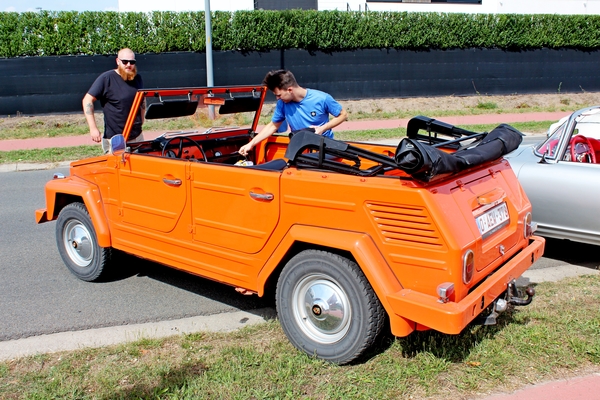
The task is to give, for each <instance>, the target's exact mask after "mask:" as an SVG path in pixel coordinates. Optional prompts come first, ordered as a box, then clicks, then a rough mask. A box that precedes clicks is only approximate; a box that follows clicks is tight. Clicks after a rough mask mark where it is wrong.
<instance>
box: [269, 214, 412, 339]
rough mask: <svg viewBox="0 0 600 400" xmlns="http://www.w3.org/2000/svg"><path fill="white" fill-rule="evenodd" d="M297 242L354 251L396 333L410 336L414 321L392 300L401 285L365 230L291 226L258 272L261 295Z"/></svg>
mask: <svg viewBox="0 0 600 400" xmlns="http://www.w3.org/2000/svg"><path fill="white" fill-rule="evenodd" d="M295 242H304V243H311V244H315V245H318V246H324V247H330V248H334V249H340V250H345V251H348V252H349V253H351V254H352V255H353V256H354V259H355V260H356V262H357V263H358V265H359V266H360V269H361V270H362V271H363V273H364V274H365V276H366V278H367V280H368V281H369V283H370V284H371V287H372V288H373V290H374V291H375V293H376V294H377V297H378V298H379V301H381V304H382V305H383V307H384V308H385V310H386V312H387V314H388V316H389V318H390V325H391V330H392V333H393V334H394V335H395V336H407V335H408V334H410V333H411V332H412V331H414V330H415V323H414V322H413V321H410V320H407V319H405V318H403V317H401V316H400V315H398V314H397V313H396V311H394V308H393V307H392V304H391V303H390V302H389V300H388V297H389V295H391V294H393V293H397V292H399V291H401V290H402V289H403V288H402V285H401V284H400V282H399V281H398V278H396V276H395V275H394V273H393V272H392V269H391V268H390V266H389V265H388V263H387V262H386V260H385V259H384V258H383V256H382V255H381V252H380V251H379V249H378V248H377V246H376V245H375V243H374V242H373V240H372V239H371V237H370V236H369V235H367V234H365V233H359V232H351V231H339V230H334V229H327V228H319V227H314V226H306V225H294V226H292V228H291V229H290V230H289V231H288V232H287V234H286V235H285V237H284V238H283V240H282V241H281V243H279V245H278V246H277V249H276V250H275V252H274V253H273V254H272V255H271V257H269V260H267V262H266V263H265V265H264V267H263V268H262V269H261V271H260V273H259V274H258V277H257V287H258V288H259V293H258V294H259V296H262V295H263V294H264V288H265V285H266V281H267V279H268V278H269V276H270V275H271V274H272V273H273V271H274V270H275V269H276V268H277V266H278V265H279V263H280V261H281V260H282V259H283V258H284V257H285V255H286V253H287V251H288V250H289V249H290V248H291V247H292V245H293V244H294V243H295Z"/></svg>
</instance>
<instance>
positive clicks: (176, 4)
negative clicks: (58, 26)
mask: <svg viewBox="0 0 600 400" xmlns="http://www.w3.org/2000/svg"><path fill="white" fill-rule="evenodd" d="M318 4H319V5H318V7H319V10H340V11H346V10H347V9H348V8H349V9H350V10H351V11H364V10H365V8H368V9H369V10H370V11H415V12H443V13H452V12H459V13H468V14H478V13H480V14H496V13H501V14H600V0H482V4H463V3H446V4H444V3H390V2H382V3H371V2H369V3H367V2H366V1H364V0H362V1H360V0H348V1H342V0H319V2H318ZM210 9H211V11H237V10H254V0H210ZM119 11H122V12H127V11H134V12H148V11H177V12H179V11H204V1H202V0H168V1H165V0H119Z"/></svg>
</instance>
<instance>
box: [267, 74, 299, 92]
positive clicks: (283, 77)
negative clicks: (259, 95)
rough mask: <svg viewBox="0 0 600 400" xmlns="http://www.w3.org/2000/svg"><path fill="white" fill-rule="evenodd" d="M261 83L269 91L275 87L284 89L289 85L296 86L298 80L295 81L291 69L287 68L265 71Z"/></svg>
mask: <svg viewBox="0 0 600 400" xmlns="http://www.w3.org/2000/svg"><path fill="white" fill-rule="evenodd" d="M263 85H265V86H266V87H267V88H268V89H269V90H270V91H273V90H275V88H277V89H280V90H285V89H287V88H289V87H296V86H298V82H296V78H295V77H294V74H292V72H291V71H288V70H287V69H277V70H273V71H269V72H267V75H265V79H263Z"/></svg>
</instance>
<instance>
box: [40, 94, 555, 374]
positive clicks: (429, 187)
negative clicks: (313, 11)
mask: <svg viewBox="0 0 600 400" xmlns="http://www.w3.org/2000/svg"><path fill="white" fill-rule="evenodd" d="M265 90H266V89H265V88H264V87H261V86H243V87H241V86H240V87H238V86H236V87H212V88H180V89H152V90H141V91H139V92H138V93H137V97H136V99H135V102H134V106H133V109H132V111H131V115H130V118H129V120H128V124H127V125H126V127H125V130H124V131H123V134H122V135H118V136H116V137H115V138H113V139H112V141H111V152H110V153H109V154H107V155H103V156H99V157H94V158H88V159H84V160H80V161H76V162H73V163H72V164H71V168H70V176H68V177H63V176H57V177H55V179H53V180H51V181H50V182H48V183H47V184H46V189H45V190H46V207H45V208H43V209H39V210H37V211H36V218H37V222H38V223H42V222H46V221H50V220H56V239H57V244H58V251H59V252H60V255H61V256H62V258H63V260H64V262H65V264H66V266H67V267H68V268H69V269H70V270H71V272H72V273H73V274H74V275H76V276H77V277H79V278H80V279H83V280H86V281H94V280H96V279H98V278H99V277H100V276H101V275H102V274H103V273H104V272H105V271H107V270H108V269H109V268H118V265H113V264H111V249H119V250H121V251H124V252H127V253H130V254H134V255H136V256H139V257H143V258H146V259H150V260H153V261H156V262H159V263H162V264H165V265H168V266H171V267H173V268H177V269H180V270H184V271H187V272H189V273H192V274H196V275H199V276H203V277H206V278H208V279H213V280H215V281H219V282H223V283H225V284H228V285H231V286H233V287H234V288H235V289H236V290H237V291H239V292H241V293H244V294H253V293H254V294H257V295H259V296H262V295H263V294H264V293H265V291H266V290H268V289H270V288H273V289H275V291H276V294H275V298H276V302H277V312H278V315H279V319H280V321H281V324H282V326H283V329H284V331H285V333H286V334H287V336H288V338H289V339H290V341H291V342H292V343H293V344H294V345H295V346H296V347H297V348H299V349H301V350H303V351H305V352H306V353H307V354H309V355H316V356H317V357H320V358H322V359H325V360H329V361H331V362H335V363H340V364H343V363H347V362H350V361H352V360H354V359H356V358H357V357H359V356H360V355H361V354H362V353H363V352H364V351H365V350H366V349H368V348H369V347H370V346H371V345H372V344H373V343H374V342H375V340H376V338H377V336H378V335H379V334H380V333H381V331H382V329H383V327H384V325H385V322H386V319H389V326H390V329H391V332H392V333H393V334H394V335H396V336H405V335H408V334H410V333H411V332H413V331H415V330H426V329H435V330H438V331H441V332H444V333H448V334H457V333H460V332H461V331H462V330H463V329H464V328H465V327H466V326H467V325H468V324H469V323H471V322H472V321H474V320H477V322H481V323H484V324H492V323H494V322H495V318H496V316H497V315H498V313H500V312H502V311H504V310H505V309H506V308H507V307H509V306H511V304H515V305H525V304H528V303H529V302H530V301H531V298H532V296H533V291H532V290H529V289H528V290H527V291H526V292H524V291H523V289H522V288H517V287H516V285H515V280H516V279H517V278H518V277H519V276H520V275H521V274H522V273H523V272H524V271H525V270H527V268H529V266H530V265H531V264H533V263H534V262H535V261H536V260H537V259H538V258H539V257H540V256H541V255H542V252H543V248H544V241H543V239H541V238H539V237H536V236H533V231H534V226H533V224H532V223H531V206H530V203H529V201H528V199H527V197H526V195H525V193H524V192H523V190H522V189H521V186H519V183H518V181H517V179H516V177H515V175H514V173H513V171H512V169H511V168H510V166H509V164H508V162H506V161H505V160H504V159H503V158H502V155H503V154H505V153H507V152H508V151H511V150H512V149H514V148H515V147H516V146H517V145H518V143H520V141H521V135H520V133H519V132H516V131H515V130H514V129H512V128H511V127H509V126H507V125H503V126H500V127H498V128H496V129H495V130H493V131H492V132H490V133H489V134H486V133H481V134H480V133H474V132H467V131H463V130H461V129H458V128H456V127H453V126H450V125H447V124H444V123H442V122H439V121H435V120H431V119H429V118H426V117H416V118H414V119H412V120H411V121H410V123H409V127H408V137H407V138H405V139H403V140H402V141H401V142H400V145H399V146H398V147H396V146H389V145H378V144H372V143H356V142H354V143H350V142H342V141H336V140H332V139H328V138H324V137H321V136H317V135H315V134H314V133H313V132H310V131H308V130H305V131H300V132H294V133H293V135H290V136H288V135H285V136H273V137H271V138H269V139H268V140H266V141H263V142H262V143H260V144H259V145H258V146H257V147H255V148H254V150H253V153H251V154H250V155H249V156H248V158H247V159H246V158H244V157H242V156H240V155H239V154H238V152H237V150H238V149H239V148H240V146H242V145H244V144H245V143H247V142H248V141H249V140H250V138H251V137H252V135H254V133H255V130H256V127H257V124H258V118H259V115H260V111H261V108H262V105H263V101H264V96H265ZM144 104H145V105H146V111H145V123H144V131H145V132H146V133H147V135H146V136H147V137H150V136H152V135H150V134H149V133H150V131H152V130H153V129H154V128H153V124H156V122H155V121H154V120H155V119H158V118H163V119H164V118H166V119H167V121H169V124H170V125H169V126H172V127H173V130H172V131H168V132H160V133H162V134H160V135H159V136H158V137H157V138H155V139H152V140H146V141H143V142H139V143H127V136H128V134H129V132H130V130H131V126H132V124H133V121H134V116H135V115H136V113H138V112H140V107H141V106H142V105H144ZM202 107H214V110H215V111H216V114H217V118H218V119H217V121H218V124H220V125H222V126H221V127H219V128H208V129H207V128H202V127H201V125H202V124H203V123H205V122H206V121H208V122H209V123H214V121H212V120H210V119H207V118H204V117H203V116H204V115H205V114H206V112H205V111H206V110H204V109H202ZM154 126H156V125H154ZM161 126H165V124H162V125H161ZM154 136H156V135H154ZM92 290H93V288H92Z"/></svg>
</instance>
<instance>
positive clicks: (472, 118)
mask: <svg viewBox="0 0 600 400" xmlns="http://www.w3.org/2000/svg"><path fill="white" fill-rule="evenodd" d="M569 114H570V113H569V112H562V111H559V112H537V113H522V114H482V115H462V116H460V115H459V116H448V117H432V118H436V119H439V120H440V121H444V122H447V123H449V124H452V125H475V124H501V123H507V124H510V123H514V122H527V121H558V120H559V119H561V118H562V117H564V116H566V115H569ZM82 118H83V115H82ZM409 119H410V118H402V119H384V120H376V121H374V120H357V121H346V122H344V123H343V124H341V125H340V126H338V127H337V128H335V129H334V131H338V132H341V131H359V130H366V129H392V128H398V127H402V128H406V124H407V123H408V121H409ZM258 130H259V131H260V127H259V129H258ZM161 133H162V132H154V133H153V132H144V137H145V139H148V140H151V139H154V138H155V137H156V136H158V135H159V134H161ZM93 144H95V143H94V142H92V139H91V138H90V136H89V135H79V136H63V137H53V138H35V139H11V140H0V151H11V150H29V149H44V148H49V147H69V146H82V145H93Z"/></svg>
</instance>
